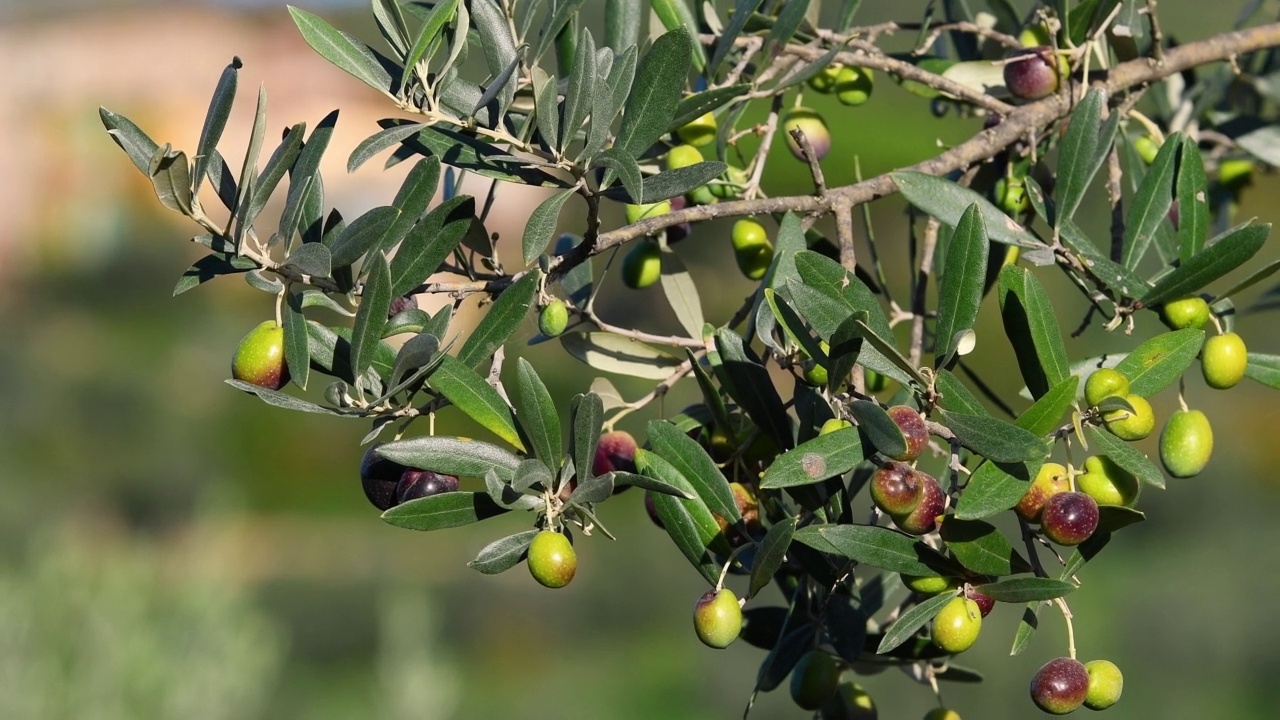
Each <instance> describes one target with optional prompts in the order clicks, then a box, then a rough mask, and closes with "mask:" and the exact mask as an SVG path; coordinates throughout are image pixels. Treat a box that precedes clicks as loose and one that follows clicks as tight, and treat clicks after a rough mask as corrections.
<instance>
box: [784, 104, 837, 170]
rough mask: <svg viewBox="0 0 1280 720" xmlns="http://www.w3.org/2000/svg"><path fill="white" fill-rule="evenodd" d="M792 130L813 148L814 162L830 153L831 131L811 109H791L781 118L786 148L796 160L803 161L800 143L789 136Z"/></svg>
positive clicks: (818, 114)
mask: <svg viewBox="0 0 1280 720" xmlns="http://www.w3.org/2000/svg"><path fill="white" fill-rule="evenodd" d="M792 130H799V131H800V132H801V133H803V134H804V136H805V138H806V139H807V140H808V141H809V146H810V147H812V148H813V154H814V160H821V159H822V158H824V157H826V156H827V153H828V152H830V151H831V131H830V130H828V129H827V123H826V121H825V120H823V119H822V114H821V113H819V112H818V111H817V110H814V109H813V108H807V107H797V108H791V109H790V110H788V111H787V112H786V114H785V115H783V116H782V134H783V135H784V136H785V137H786V139H787V148H788V149H789V150H791V154H792V155H795V156H796V158H797V159H799V160H804V159H805V157H804V150H803V149H801V147H800V143H798V142H796V139H795V138H794V137H792V136H791V131H792Z"/></svg>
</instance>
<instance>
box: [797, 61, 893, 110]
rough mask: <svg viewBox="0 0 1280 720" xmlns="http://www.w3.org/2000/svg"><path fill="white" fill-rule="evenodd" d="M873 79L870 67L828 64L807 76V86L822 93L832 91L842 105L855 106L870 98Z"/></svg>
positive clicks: (873, 87) (873, 85)
mask: <svg viewBox="0 0 1280 720" xmlns="http://www.w3.org/2000/svg"><path fill="white" fill-rule="evenodd" d="M875 80H876V79H875V73H874V72H872V70H871V68H864V67H857V66H854V65H848V66H843V67H842V66H840V65H828V66H827V67H825V68H823V69H822V70H821V71H819V72H818V74H817V75H814V76H813V77H811V78H809V87H811V88H813V89H814V90H815V91H817V92H820V93H822V94H824V95H825V94H829V93H833V92H834V93H835V94H836V99H837V100H839V101H840V103H841V104H842V105H849V106H851V107H856V106H858V105H861V104H863V103H865V102H866V101H868V100H870V99H871V91H872V90H874V89H875Z"/></svg>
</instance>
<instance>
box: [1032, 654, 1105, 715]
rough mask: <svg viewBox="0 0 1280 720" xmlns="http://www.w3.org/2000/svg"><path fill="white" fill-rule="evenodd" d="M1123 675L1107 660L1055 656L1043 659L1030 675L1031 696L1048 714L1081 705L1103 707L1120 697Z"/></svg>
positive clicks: (1068, 710)
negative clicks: (1082, 660) (1041, 663)
mask: <svg viewBox="0 0 1280 720" xmlns="http://www.w3.org/2000/svg"><path fill="white" fill-rule="evenodd" d="M1123 691H1124V675H1122V674H1121V672H1120V668H1118V667H1116V665H1115V663H1113V662H1111V661H1109V660H1093V661H1091V662H1089V663H1082V662H1080V661H1079V660H1076V659H1075V658H1065V657H1063V658H1057V659H1055V660H1050V661H1049V662H1047V663H1045V664H1044V665H1043V666H1042V667H1041V668H1040V669H1039V670H1037V671H1036V674H1035V676H1033V677H1032V678H1031V700H1032V702H1034V703H1035V704H1036V707H1038V708H1040V709H1041V710H1043V711H1045V712H1047V713H1049V714H1050V715H1066V714H1067V713H1070V712H1074V711H1076V710H1077V709H1078V708H1079V707H1080V706H1081V705H1083V706H1085V707H1087V708H1089V709H1090V710H1106V709H1107V708H1109V707H1111V706H1112V705H1115V704H1116V703H1117V702H1118V701H1119V700H1120V695H1121V693H1122V692H1123Z"/></svg>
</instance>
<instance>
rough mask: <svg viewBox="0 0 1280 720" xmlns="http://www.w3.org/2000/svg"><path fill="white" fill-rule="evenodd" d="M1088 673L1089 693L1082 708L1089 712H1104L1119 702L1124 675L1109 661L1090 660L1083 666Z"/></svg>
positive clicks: (1122, 690) (1122, 689)
mask: <svg viewBox="0 0 1280 720" xmlns="http://www.w3.org/2000/svg"><path fill="white" fill-rule="evenodd" d="M1084 669H1085V670H1087V671H1088V672H1089V691H1088V693H1086V694H1085V696H1084V706H1085V707H1087V708H1089V709H1090V710H1106V709H1107V708H1109V707H1111V706H1112V705H1115V704H1116V703H1117V702H1119V701H1120V695H1121V693H1123V692H1124V674H1123V673H1121V672H1120V668H1118V667H1116V664H1115V663H1113V662H1111V661H1110V660H1090V661H1089V662H1087V663H1085V664H1084Z"/></svg>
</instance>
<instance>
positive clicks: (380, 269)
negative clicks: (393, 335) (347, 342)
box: [351, 253, 391, 378]
mask: <svg viewBox="0 0 1280 720" xmlns="http://www.w3.org/2000/svg"><path fill="white" fill-rule="evenodd" d="M371 262H372V264H373V269H372V270H371V271H370V272H369V277H368V279H367V280H366V281H365V285H364V294H363V295H362V296H361V298H360V308H359V310H357V311H356V320H355V324H354V325H353V326H352V328H351V368H352V369H353V370H354V371H355V375H356V377H357V378H358V377H359V376H360V375H362V374H363V373H364V371H365V370H366V369H367V368H368V367H369V365H370V363H372V362H373V349H374V346H375V345H377V344H378V343H380V342H381V341H382V328H383V326H384V325H386V323H387V309H388V308H389V307H391V269H390V267H388V266H387V257H386V256H385V255H383V254H382V253H374V255H373V258H372V259H371Z"/></svg>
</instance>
